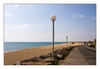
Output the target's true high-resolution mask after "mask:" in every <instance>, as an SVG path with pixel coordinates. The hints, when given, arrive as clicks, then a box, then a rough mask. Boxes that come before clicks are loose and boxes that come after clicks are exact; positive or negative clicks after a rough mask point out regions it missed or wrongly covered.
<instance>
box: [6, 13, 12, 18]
mask: <svg viewBox="0 0 100 69" xmlns="http://www.w3.org/2000/svg"><path fill="white" fill-rule="evenodd" d="M5 16H8V17H14V16H13V15H12V14H11V13H5Z"/></svg>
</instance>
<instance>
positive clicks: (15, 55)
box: [4, 42, 83, 65]
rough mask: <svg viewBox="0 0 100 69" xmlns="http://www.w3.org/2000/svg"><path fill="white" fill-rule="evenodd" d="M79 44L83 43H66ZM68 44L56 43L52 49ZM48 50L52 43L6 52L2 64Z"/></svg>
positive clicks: (37, 54)
mask: <svg viewBox="0 0 100 69" xmlns="http://www.w3.org/2000/svg"><path fill="white" fill-rule="evenodd" d="M79 45H83V43H78V42H75V43H74V44H72V43H68V46H79ZM68 46H67V45H66V44H56V45H54V50H58V49H62V48H64V47H68ZM50 52H52V45H50V46H41V47H36V48H27V49H22V50H17V51H12V52H6V53H4V65H13V64H14V63H16V62H19V61H21V60H25V59H29V58H32V57H35V56H36V57H38V56H40V55H46V54H48V53H50Z"/></svg>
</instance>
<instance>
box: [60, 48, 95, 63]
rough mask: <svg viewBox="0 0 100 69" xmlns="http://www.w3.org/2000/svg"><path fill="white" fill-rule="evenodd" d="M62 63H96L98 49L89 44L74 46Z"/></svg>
mask: <svg viewBox="0 0 100 69" xmlns="http://www.w3.org/2000/svg"><path fill="white" fill-rule="evenodd" d="M61 65H96V50H95V49H93V48H90V47H87V46H78V47H74V48H73V50H72V51H71V53H70V54H69V55H68V56H67V57H66V58H65V60H63V61H62V62H61Z"/></svg>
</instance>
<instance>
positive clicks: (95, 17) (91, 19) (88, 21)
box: [88, 17, 96, 23]
mask: <svg viewBox="0 0 100 69" xmlns="http://www.w3.org/2000/svg"><path fill="white" fill-rule="evenodd" d="M95 19H96V17H93V18H91V19H90V20H89V21H88V23H91V22H92V21H93V20H95Z"/></svg>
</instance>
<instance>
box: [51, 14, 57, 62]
mask: <svg viewBox="0 0 100 69" xmlns="http://www.w3.org/2000/svg"><path fill="white" fill-rule="evenodd" d="M50 19H51V20H52V46H53V47H52V60H53V57H54V21H55V20H56V16H55V15H51V17H50Z"/></svg>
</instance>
